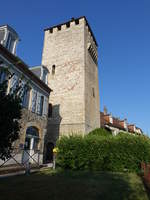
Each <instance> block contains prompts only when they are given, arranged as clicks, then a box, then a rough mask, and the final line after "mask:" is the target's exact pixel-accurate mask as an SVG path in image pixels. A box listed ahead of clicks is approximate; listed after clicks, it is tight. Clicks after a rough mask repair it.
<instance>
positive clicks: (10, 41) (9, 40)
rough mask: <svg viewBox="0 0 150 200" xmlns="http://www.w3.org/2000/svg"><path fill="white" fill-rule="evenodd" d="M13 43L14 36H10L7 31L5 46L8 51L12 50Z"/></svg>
mask: <svg viewBox="0 0 150 200" xmlns="http://www.w3.org/2000/svg"><path fill="white" fill-rule="evenodd" d="M14 44H15V39H14V38H13V37H12V36H11V34H10V33H9V35H8V38H7V43H6V48H7V49H8V50H9V51H10V52H13V48H14Z"/></svg>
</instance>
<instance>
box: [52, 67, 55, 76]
mask: <svg viewBox="0 0 150 200" xmlns="http://www.w3.org/2000/svg"><path fill="white" fill-rule="evenodd" d="M54 74H55V65H53V66H52V75H54Z"/></svg>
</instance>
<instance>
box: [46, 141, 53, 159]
mask: <svg viewBox="0 0 150 200" xmlns="http://www.w3.org/2000/svg"><path fill="white" fill-rule="evenodd" d="M53 148H54V144H53V143H52V142H48V143H47V144H46V163H51V162H53Z"/></svg>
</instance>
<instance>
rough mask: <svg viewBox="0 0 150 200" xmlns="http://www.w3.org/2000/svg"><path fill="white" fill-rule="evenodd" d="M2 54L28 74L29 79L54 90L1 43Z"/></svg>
mask: <svg viewBox="0 0 150 200" xmlns="http://www.w3.org/2000/svg"><path fill="white" fill-rule="evenodd" d="M0 55H2V56H3V57H4V58H5V59H7V60H8V61H9V62H10V63H12V64H13V65H14V66H16V67H17V68H18V69H19V70H20V71H21V72H22V73H23V74H25V75H27V76H28V77H29V79H31V80H33V81H34V82H35V83H36V84H37V85H39V86H40V87H41V88H42V89H43V90H45V91H46V92H48V93H50V92H51V91H52V90H51V89H50V88H49V87H48V86H47V85H46V84H45V83H44V82H43V81H41V80H40V79H39V78H38V77H37V76H36V75H35V74H34V73H33V72H32V71H31V70H30V69H29V67H28V65H27V64H25V63H24V62H23V61H22V60H21V59H20V58H19V57H17V56H15V55H14V54H12V53H11V52H9V51H8V50H7V49H6V48H5V47H3V46H2V45H1V44H0Z"/></svg>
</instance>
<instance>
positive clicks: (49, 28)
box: [44, 16, 98, 46]
mask: <svg viewBox="0 0 150 200" xmlns="http://www.w3.org/2000/svg"><path fill="white" fill-rule="evenodd" d="M80 19H84V20H85V22H86V25H87V26H88V28H89V31H90V33H91V35H92V37H93V40H94V42H95V44H96V46H98V43H97V41H96V38H95V36H94V34H93V31H92V29H91V27H90V25H89V23H88V21H87V19H86V17H85V16H82V17H79V18H71V20H69V21H67V22H64V23H61V24H58V25H54V26H51V27H48V28H45V29H44V31H47V30H53V28H60V27H61V26H62V25H67V24H70V22H73V21H75V22H76V21H78V20H80Z"/></svg>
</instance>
